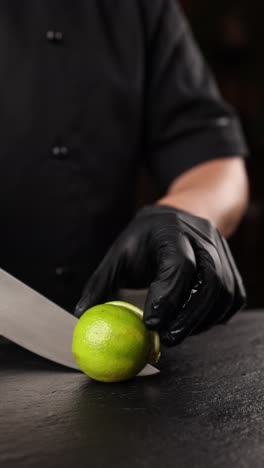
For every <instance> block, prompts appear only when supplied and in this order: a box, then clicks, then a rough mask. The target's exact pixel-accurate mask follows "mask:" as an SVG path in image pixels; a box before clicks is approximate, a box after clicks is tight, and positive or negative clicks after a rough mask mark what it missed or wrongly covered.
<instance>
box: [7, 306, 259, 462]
mask: <svg viewBox="0 0 264 468" xmlns="http://www.w3.org/2000/svg"><path fill="white" fill-rule="evenodd" d="M160 368H161V369H162V372H161V374H160V375H159V376H158V377H151V378H147V379H136V380H134V381H131V382H128V383H125V384H110V385H104V384H99V383H95V382H91V381H90V380H89V379H88V378H86V376H84V375H82V374H78V373H74V372H72V371H68V370H65V369H64V368H61V367H59V366H56V365H53V364H51V363H49V362H47V361H45V360H42V359H40V358H38V357H36V356H33V355H32V354H30V353H28V352H26V351H23V350H21V349H19V348H17V347H16V346H14V345H10V344H2V345H0V466H1V468H18V467H25V468H36V467H38V468H42V467H45V468H46V467H49V468H53V467H54V468H55V467H56V468H59V467H63V468H68V467H76V468H77V467H88V466H89V467H91V468H99V467H100V468H103V467H110V468H111V467H113V468H114V467H115V468H116V467H125V468H132V467H133V468H135V467H137V468H141V467H142V468H146V467H151V468H156V467H157V468H160V467H165V468H166V467H169V468H170V467H173V468H176V467H179V468H216V467H217V468H220V467H221V468H222V467H224V468H229V467H232V468H233V467H235V468H247V467H248V468H252V467H253V466H254V468H263V466H264V442H263V441H264V388H263V380H264V313H262V312H251V313H242V314H240V315H239V316H237V317H236V318H235V319H234V320H233V321H232V323H230V324H229V326H227V327H221V328H218V329H215V330H213V331H210V332H208V333H206V334H204V335H201V336H199V337H194V338H191V339H189V340H188V341H186V342H185V343H184V344H183V345H181V346H180V347H178V348H177V349H173V350H170V351H169V352H166V353H164V354H163V359H162V361H161V363H160Z"/></svg>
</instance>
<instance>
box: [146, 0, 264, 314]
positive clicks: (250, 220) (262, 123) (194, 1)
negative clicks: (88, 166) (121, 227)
mask: <svg viewBox="0 0 264 468" xmlns="http://www.w3.org/2000/svg"><path fill="white" fill-rule="evenodd" d="M180 3H181V5H182V7H183V8H184V10H185V13H186V15H187V17H188V18H189V21H190V23H191V25H192V28H193V31H194V35H195V37H196V40H197V42H198V43H199V45H200V48H201V49H202V51H203V54H204V55H205V57H206V59H207V61H208V63H209V65H210V67H211V69H212V70H213V72H214V74H215V77H216V79H217V82H218V85H219V87H220V89H221V91H222V94H223V95H224V96H225V98H226V99H227V100H228V102H230V103H231V104H232V105H233V106H234V107H235V108H236V110H237V112H238V113H239V116H240V118H241V121H242V125H243V129H244V132H245V135H246V137H247V141H248V144H249V147H250V152H251V155H250V158H249V159H248V161H247V167H248V173H249V178H250V185H251V200H250V205H249V208H248V212H247V214H246V216H245V219H244V220H243V222H242V223H241V226H240V228H239V230H238V231H237V232H236V234H235V235H234V236H233V237H232V238H231V239H230V245H231V248H232V251H233V254H234V256H235V259H236V261H237V264H238V266H239V268H240V271H241V273H242V276H243V278H244V282H245V285H246V288H247V292H248V306H249V307H250V308H255V307H263V306H264V269H263V266H262V265H263V260H264V243H263V242H262V239H263V237H264V208H263V207H264V203H263V200H264V178H263V172H264V171H263V169H264V79H263V78H264V51H263V48H264V37H263V35H264V27H263V17H264V3H262V2H260V1H258V0H251V1H250V0H237V1H235V0H213V1H212V0H181V1H180ZM155 197H156V188H155V186H154V184H153V182H152V181H151V180H150V179H149V178H148V177H147V176H146V175H145V174H143V175H142V178H141V182H140V185H139V200H140V202H142V201H143V202H144V203H145V202H149V201H152V200H153V198H155ZM262 288H263V289H262Z"/></svg>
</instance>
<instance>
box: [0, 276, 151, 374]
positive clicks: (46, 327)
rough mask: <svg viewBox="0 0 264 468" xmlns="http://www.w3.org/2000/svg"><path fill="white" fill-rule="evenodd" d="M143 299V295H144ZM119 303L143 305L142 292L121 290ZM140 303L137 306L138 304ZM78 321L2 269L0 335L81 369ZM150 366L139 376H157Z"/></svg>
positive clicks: (34, 351) (53, 359) (56, 360)
mask: <svg viewBox="0 0 264 468" xmlns="http://www.w3.org/2000/svg"><path fill="white" fill-rule="evenodd" d="M143 296H144V294H143ZM119 299H120V300H124V301H126V302H132V303H134V304H135V305H138V306H140V305H142V302H143V298H142V293H141V292H135V296H134V297H133V293H132V291H129V290H124V291H121V293H120V296H119ZM136 302H137V303H136ZM77 321H78V319H77V318H76V317H74V316H73V315H71V314H70V313H69V312H67V311H65V310H63V309H62V308H61V307H59V306H58V305H56V304H55V303H53V302H52V301H50V300H49V299H47V298H46V297H44V296H42V295H41V294H39V293H38V292H36V291H34V290H33V289H31V288H30V287H29V286H27V285H26V284H24V283H22V282H21V281H19V280H18V279H16V278H14V277H13V276H11V275H10V274H9V273H7V272H5V271H4V270H2V269H0V335H2V336H3V337H4V338H6V339H8V340H10V341H12V342H14V343H16V344H18V345H20V346H22V347H23V348H25V349H27V350H29V351H31V352H33V353H35V354H38V355H39V356H41V357H44V358H46V359H48V360H50V361H53V362H56V363H58V364H61V365H63V366H66V367H69V368H71V369H76V370H79V369H78V366H77V364H76V363H75V361H74V358H73V355H72V351H71V346H72V336H73V330H74V328H75V325H76V324H77ZM158 372H159V371H158V369H156V368H155V367H153V366H150V365H147V366H146V367H145V369H143V371H141V372H140V374H139V375H141V376H147V375H153V374H156V373H158Z"/></svg>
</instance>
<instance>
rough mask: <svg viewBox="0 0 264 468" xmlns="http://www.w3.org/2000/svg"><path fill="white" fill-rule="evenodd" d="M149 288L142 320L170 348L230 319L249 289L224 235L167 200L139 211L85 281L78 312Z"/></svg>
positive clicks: (242, 303) (243, 302) (240, 305)
mask: <svg viewBox="0 0 264 468" xmlns="http://www.w3.org/2000/svg"><path fill="white" fill-rule="evenodd" d="M119 288H149V291H148V295H147V299H146V303H145V308H144V322H145V323H146V325H147V326H148V327H149V328H150V329H153V330H157V331H159V333H160V336H161V340H162V342H163V343H164V344H166V345H168V346H170V345H175V344H178V343H180V342H181V341H183V340H184V339H185V338H186V337H187V336H189V335H191V334H195V333H198V332H201V331H203V330H207V329H208V328H210V327H212V326H214V325H217V324H222V323H225V322H226V321H228V319H230V317H232V316H233V315H234V314H235V313H236V312H237V311H239V310H240V309H241V308H242V307H243V306H244V305H245V299H246V294H245V290H244V286H243V283H242V280H241V277H240V275H239V272H238V270H237V268H236V265H235V262H234V260H233V257H232V255H231V252H230V250H229V248H228V245H227V243H226V241H225V240H224V239H223V237H222V236H221V235H220V233H219V232H218V230H217V229H216V228H215V227H214V226H213V225H212V224H211V223H210V222H209V221H207V220H205V219H202V218H198V217H196V216H193V215H191V214H190V213H187V212H184V211H182V210H177V209H174V208H171V207H167V206H156V205H155V206H147V207H145V208H143V209H142V210H140V211H139V213H138V214H137V216H136V217H135V218H134V219H133V220H132V222H131V223H130V224H129V225H128V227H127V228H126V230H125V231H123V232H122V234H121V235H120V236H119V238H118V239H117V240H116V242H115V243H114V244H113V245H112V247H111V248H110V250H109V251H108V253H107V255H106V256H105V258H104V260H103V261H102V263H101V264H100V265H99V267H98V268H97V270H96V271H95V273H94V274H93V276H92V277H91V278H90V280H89V281H88V283H87V285H86V287H85V290H84V293H83V297H82V299H81V300H80V301H79V303H78V305H77V307H76V310H75V315H76V316H78V317H80V316H81V315H82V313H83V312H85V311H86V310H87V309H88V308H90V307H92V306H93V305H96V304H100V303H103V302H105V301H106V300H108V299H111V298H115V294H116V292H117V291H118V289H119Z"/></svg>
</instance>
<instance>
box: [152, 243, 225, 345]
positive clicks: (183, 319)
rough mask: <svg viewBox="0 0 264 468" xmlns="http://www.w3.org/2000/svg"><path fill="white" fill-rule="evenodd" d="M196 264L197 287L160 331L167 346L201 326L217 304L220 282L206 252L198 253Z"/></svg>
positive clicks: (179, 341) (176, 342)
mask: <svg viewBox="0 0 264 468" xmlns="http://www.w3.org/2000/svg"><path fill="white" fill-rule="evenodd" d="M197 265H198V271H199V279H200V282H199V285H198V287H197V288H196V290H195V291H193V294H192V295H191V296H190V298H189V300H188V301H187V303H186V304H185V305H184V306H183V307H182V309H181V311H180V313H179V314H178V316H177V318H176V319H175V320H174V321H173V322H171V324H170V326H169V328H166V329H164V330H162V332H161V341H162V342H163V344H165V345H167V346H174V345H176V344H179V343H181V342H182V341H183V340H184V339H185V338H186V337H187V336H189V335H191V334H193V333H194V332H195V329H198V328H199V327H202V324H203V321H204V320H205V319H206V317H207V316H208V315H210V313H212V310H213V309H214V308H215V307H216V306H217V302H218V298H219V294H220V293H221V282H220V280H219V276H218V275H217V274H216V271H215V269H214V267H213V262H211V261H210V260H209V257H208V256H207V255H206V252H204V254H203V255H199V254H198V257H197Z"/></svg>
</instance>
